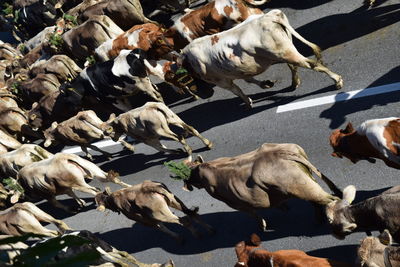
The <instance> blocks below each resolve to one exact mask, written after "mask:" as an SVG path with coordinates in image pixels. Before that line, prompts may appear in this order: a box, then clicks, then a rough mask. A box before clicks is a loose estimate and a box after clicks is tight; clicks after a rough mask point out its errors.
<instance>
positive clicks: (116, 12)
mask: <svg viewBox="0 0 400 267" xmlns="http://www.w3.org/2000/svg"><path fill="white" fill-rule="evenodd" d="M97 15H106V16H108V17H109V18H110V19H111V20H113V21H114V22H115V23H116V24H117V25H118V26H119V27H120V28H121V29H122V30H124V31H126V30H128V29H129V28H131V27H132V26H133V25H136V24H143V23H149V22H151V23H156V22H154V21H152V20H150V19H148V18H146V17H145V15H144V14H143V9H142V6H141V5H140V2H139V0H114V1H108V0H103V1H100V2H98V3H96V4H94V5H91V6H89V7H87V8H86V9H85V11H84V12H83V13H82V14H80V16H79V17H78V19H79V21H81V22H83V21H86V20H88V19H91V18H92V17H93V16H97Z"/></svg>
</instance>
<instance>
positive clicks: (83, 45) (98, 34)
mask: <svg viewBox="0 0 400 267" xmlns="http://www.w3.org/2000/svg"><path fill="white" fill-rule="evenodd" d="M121 33H123V31H122V30H121V28H120V27H118V26H117V25H116V24H115V23H114V22H113V21H112V20H111V19H110V18H109V17H107V16H105V15H101V16H93V17H92V18H91V19H89V20H87V21H85V22H84V23H82V24H81V25H79V26H77V27H75V28H73V29H71V30H69V31H67V32H66V33H64V34H63V35H62V42H61V44H60V46H61V50H62V51H63V52H65V54H66V55H68V56H70V57H71V58H73V59H75V60H77V61H78V63H82V62H85V60H86V58H87V57H89V56H90V55H93V54H94V50H95V49H96V48H97V47H98V46H100V45H101V44H102V43H103V42H105V41H107V40H109V39H112V38H114V37H117V36H118V35H120V34H121Z"/></svg>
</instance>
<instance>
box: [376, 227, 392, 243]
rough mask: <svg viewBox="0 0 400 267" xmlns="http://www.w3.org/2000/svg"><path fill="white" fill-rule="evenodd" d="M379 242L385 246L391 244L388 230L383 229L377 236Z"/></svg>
mask: <svg viewBox="0 0 400 267" xmlns="http://www.w3.org/2000/svg"><path fill="white" fill-rule="evenodd" d="M378 238H379V241H380V242H381V243H382V244H383V245H386V246H390V245H391V244H392V235H391V234H390V233H389V230H387V229H385V231H383V232H382V233H381V234H380V235H379V236H378Z"/></svg>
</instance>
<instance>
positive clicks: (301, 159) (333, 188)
mask: <svg viewBox="0 0 400 267" xmlns="http://www.w3.org/2000/svg"><path fill="white" fill-rule="evenodd" d="M282 156H284V157H285V158H286V159H287V160H292V161H295V162H297V163H300V164H302V165H303V166H304V167H306V168H307V169H308V171H309V173H310V176H312V175H311V172H313V173H315V174H316V175H317V176H318V177H319V178H321V179H322V181H324V182H325V183H326V185H327V186H328V187H329V189H330V190H331V191H332V192H333V193H334V195H335V196H338V197H340V198H341V197H342V191H341V190H340V189H339V188H338V187H337V186H336V185H335V184H334V183H333V182H332V181H331V180H330V179H329V178H328V177H326V176H325V175H324V174H323V173H322V172H320V171H319V170H318V169H317V168H316V167H315V166H314V165H312V164H311V162H309V161H308V160H307V159H306V158H304V157H301V156H299V155H298V154H295V153H293V152H284V153H282Z"/></svg>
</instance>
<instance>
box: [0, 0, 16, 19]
mask: <svg viewBox="0 0 400 267" xmlns="http://www.w3.org/2000/svg"><path fill="white" fill-rule="evenodd" d="M2 7H3V8H2V10H1V12H2V13H3V14H5V15H6V17H7V16H13V15H14V8H13V6H12V5H10V4H9V3H4V4H3V5H2Z"/></svg>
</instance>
